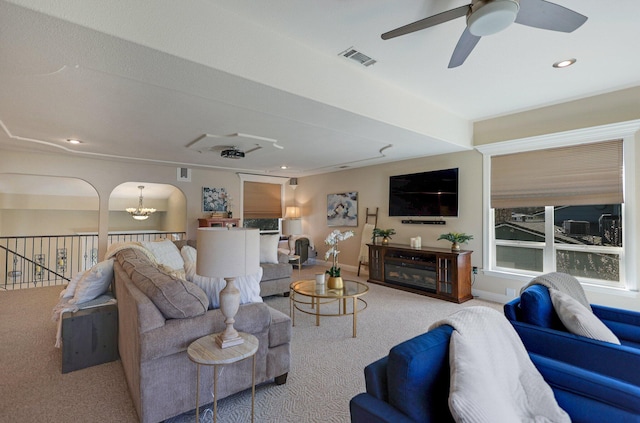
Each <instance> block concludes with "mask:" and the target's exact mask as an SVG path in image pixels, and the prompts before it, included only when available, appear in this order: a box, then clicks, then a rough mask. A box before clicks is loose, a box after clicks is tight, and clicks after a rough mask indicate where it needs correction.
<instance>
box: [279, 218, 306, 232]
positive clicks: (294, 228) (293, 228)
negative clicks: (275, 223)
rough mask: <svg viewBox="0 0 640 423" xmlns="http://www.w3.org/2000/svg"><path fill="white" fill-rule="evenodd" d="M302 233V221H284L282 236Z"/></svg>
mask: <svg viewBox="0 0 640 423" xmlns="http://www.w3.org/2000/svg"><path fill="white" fill-rule="evenodd" d="M301 233H302V220H300V219H284V220H283V221H282V235H300V234H301Z"/></svg>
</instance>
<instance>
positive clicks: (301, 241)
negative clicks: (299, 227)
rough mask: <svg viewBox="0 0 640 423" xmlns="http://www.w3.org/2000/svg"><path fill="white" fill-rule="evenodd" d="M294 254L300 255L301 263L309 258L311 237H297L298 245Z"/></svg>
mask: <svg viewBox="0 0 640 423" xmlns="http://www.w3.org/2000/svg"><path fill="white" fill-rule="evenodd" d="M294 251H295V252H294V254H295V255H297V256H300V264H304V263H305V262H306V261H307V260H308V259H309V239H308V238H298V239H296V245H295V250H294Z"/></svg>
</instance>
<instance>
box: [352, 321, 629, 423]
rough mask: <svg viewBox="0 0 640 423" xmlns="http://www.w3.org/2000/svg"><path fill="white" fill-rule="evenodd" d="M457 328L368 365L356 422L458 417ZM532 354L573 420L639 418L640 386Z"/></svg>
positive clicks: (436, 332) (355, 411)
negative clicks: (453, 393)
mask: <svg viewBox="0 0 640 423" xmlns="http://www.w3.org/2000/svg"><path fill="white" fill-rule="evenodd" d="M452 331H453V328H452V327H451V326H446V325H445V326H440V327H438V328H436V329H434V330H432V331H430V332H427V333H425V334H422V335H419V336H417V337H415V338H413V339H410V340H408V341H405V342H403V343H401V344H399V345H397V346H395V347H393V348H392V349H391V351H390V352H389V355H388V356H386V357H384V358H382V359H380V360H378V361H376V362H374V363H372V364H370V365H368V366H367V367H366V368H365V370H364V374H365V383H366V392H365V393H361V394H358V395H356V396H355V397H353V398H352V399H351V401H350V403H349V407H350V411H351V421H352V422H358V423H360V422H361V423H381V422H387V423H392V422H393V423H404V422H406V423H408V422H438V423H441V422H453V417H452V416H451V414H450V412H449V407H448V395H449V339H450V336H451V332H452ZM529 355H530V357H531V359H532V361H533V363H534V365H535V366H536V368H537V369H538V370H539V371H540V373H541V374H542V376H543V377H544V379H545V381H546V382H547V383H548V384H549V385H550V386H551V388H552V390H553V392H554V395H555V397H556V400H557V401H558V404H559V405H560V407H562V408H563V409H564V410H565V411H566V412H567V413H568V414H569V416H571V419H572V421H573V422H575V423H580V422H598V423H601V422H604V421H609V422H640V387H638V386H634V385H631V384H628V383H625V382H622V381H619V380H616V379H613V378H608V377H605V376H602V375H599V374H597V373H593V372H589V371H586V370H584V369H581V368H578V367H575V366H571V365H568V364H566V363H562V362H558V361H556V360H552V359H550V358H548V357H542V356H539V355H537V354H532V353H530V354H529ZM487 383H491V381H487Z"/></svg>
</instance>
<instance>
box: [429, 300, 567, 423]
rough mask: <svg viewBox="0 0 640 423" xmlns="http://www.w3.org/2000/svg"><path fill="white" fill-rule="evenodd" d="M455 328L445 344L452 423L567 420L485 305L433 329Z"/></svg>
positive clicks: (513, 336) (507, 328) (503, 322)
mask: <svg viewBox="0 0 640 423" xmlns="http://www.w3.org/2000/svg"><path fill="white" fill-rule="evenodd" d="M441 325H450V326H452V327H453V328H454V329H455V330H454V331H453V333H452V334H451V342H450V344H449V365H450V367H451V388H450V393H449V409H450V410H451V414H452V415H453V417H454V419H455V420H456V422H465V423H471V422H473V423H501V422H504V423H513V422H536V423H542V422H554V423H556V422H570V421H571V419H570V418H569V416H568V415H567V413H566V412H565V411H564V410H562V409H561V408H560V407H559V406H558V403H557V402H556V400H555V398H554V396H553V391H552V390H551V388H550V387H549V385H548V384H547V383H546V382H545V381H544V379H543V378H542V376H541V375H540V373H539V372H538V370H537V369H536V367H535V366H534V365H533V363H532V362H531V359H530V358H529V355H528V354H527V351H526V350H525V348H524V346H523V345H522V341H520V338H519V337H518V335H517V333H516V332H515V330H514V329H513V327H512V326H511V325H510V324H509V322H508V321H507V319H506V318H505V317H504V316H503V315H502V314H500V313H499V312H497V311H495V310H493V309H491V308H488V307H469V308H466V309H463V310H461V311H459V312H457V313H455V314H453V315H451V316H449V317H448V318H446V319H444V320H441V321H439V322H437V323H435V324H433V325H432V326H431V328H430V329H433V328H435V327H438V326H441Z"/></svg>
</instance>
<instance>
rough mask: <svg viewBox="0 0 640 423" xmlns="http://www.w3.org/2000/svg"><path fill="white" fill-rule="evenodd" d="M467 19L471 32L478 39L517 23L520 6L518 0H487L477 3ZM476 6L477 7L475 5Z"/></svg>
mask: <svg viewBox="0 0 640 423" xmlns="http://www.w3.org/2000/svg"><path fill="white" fill-rule="evenodd" d="M476 5H477V6H478V7H477V8H473V10H472V12H471V14H469V16H468V18H467V26H468V27H469V32H471V34H473V35H475V36H477V37H484V36H486V35H491V34H495V33H497V32H500V31H502V30H503V29H506V28H507V27H508V26H509V25H511V24H512V23H513V22H515V20H516V17H517V16H518V10H520V5H519V3H518V2H517V0H485V1H479V2H478V3H476ZM474 6H475V5H474Z"/></svg>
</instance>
